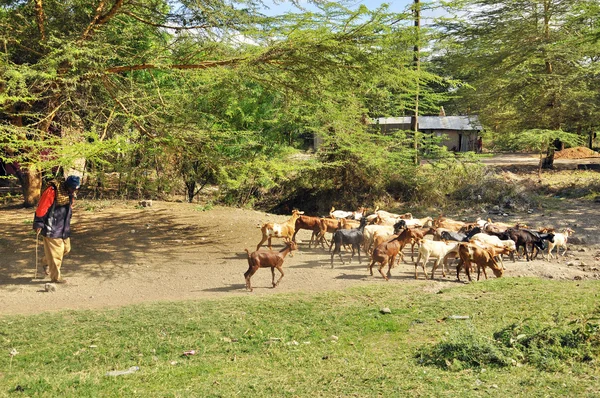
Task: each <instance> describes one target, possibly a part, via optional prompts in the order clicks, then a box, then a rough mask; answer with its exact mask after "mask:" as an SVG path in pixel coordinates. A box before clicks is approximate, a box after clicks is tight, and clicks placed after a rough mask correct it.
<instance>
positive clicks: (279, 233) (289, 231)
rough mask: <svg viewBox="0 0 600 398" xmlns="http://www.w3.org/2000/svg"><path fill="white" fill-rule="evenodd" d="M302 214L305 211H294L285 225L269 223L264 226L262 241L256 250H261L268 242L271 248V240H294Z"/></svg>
mask: <svg viewBox="0 0 600 398" xmlns="http://www.w3.org/2000/svg"><path fill="white" fill-rule="evenodd" d="M301 214H304V212H303V211H298V210H296V209H294V210H293V211H292V217H291V218H290V219H289V220H287V221H286V222H284V223H283V224H278V223H274V222H268V223H265V224H263V225H262V226H261V227H260V230H261V232H262V239H261V240H260V242H259V243H258V245H257V246H256V250H258V249H260V247H261V246H262V245H263V243H265V242H266V241H267V240H268V243H267V246H268V247H269V249H272V247H271V238H283V239H284V240H292V237H293V236H294V232H295V230H296V220H297V219H298V217H300V215H301Z"/></svg>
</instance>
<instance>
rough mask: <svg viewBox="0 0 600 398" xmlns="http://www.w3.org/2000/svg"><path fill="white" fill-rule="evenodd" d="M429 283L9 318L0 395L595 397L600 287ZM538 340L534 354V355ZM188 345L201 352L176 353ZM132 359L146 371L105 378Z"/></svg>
mask: <svg viewBox="0 0 600 398" xmlns="http://www.w3.org/2000/svg"><path fill="white" fill-rule="evenodd" d="M435 286H437V285H433V284H430V283H429V282H423V283H411V284H406V285H402V284H385V285H384V284H379V285H373V286H371V287H361V288H353V289H350V290H347V291H342V292H333V293H321V294H317V295H309V294H293V295H292V294H285V295H283V294H282V295H279V294H273V295H271V296H268V297H264V296H263V297H254V296H253V295H252V294H248V295H245V296H244V297H239V298H230V299H224V300H218V301H187V302H173V303H158V304H151V305H139V306H131V307H126V308H121V309H112V310H105V311H95V312H94V311H65V312H60V313H46V314H40V315H35V316H26V317H25V316H10V317H8V316H7V317H3V318H0V354H1V355H0V396H12V395H13V394H22V395H23V396H47V397H56V396H77V397H80V396H93V397H98V396H136V395H140V396H157V397H190V396H197V397H212V396H214V397H217V396H218V397H231V396H244V397H247V396H253V397H256V396H258V397H267V396H269V397H271V396H289V397H306V396H319V397H334V396H335V397H341V396H343V397H347V396H358V397H372V396H480V395H488V394H491V395H495V396H515V395H517V396H548V395H549V396H597V394H598V393H600V381H599V380H600V367H599V366H598V359H599V356H598V340H597V338H598V331H597V327H598V322H597V320H595V319H594V317H595V316H596V315H597V303H598V292H599V291H600V289H599V287H600V283H599V282H597V281H582V282H577V283H575V282H557V281H543V280H535V279H510V278H506V279H493V280H489V281H486V282H480V283H473V284H470V285H462V284H452V283H449V284H448V287H446V288H444V289H442V290H435V289H432V288H435ZM382 307H389V308H390V309H391V314H382V313H381V312H380V309H381V308H382ZM451 315H467V316H469V319H466V320H453V319H452V318H451ZM515 325H517V326H515ZM584 325H587V326H584ZM594 328H596V329H594ZM574 330H578V331H579V332H575V334H573V333H572V332H573V331H574ZM542 331H545V332H543V333H542ZM577 333H581V335H580V336H577ZM523 334H525V336H526V337H523V336H521V335H523ZM550 335H555V336H562V337H558V338H557V339H556V341H562V342H565V344H564V347H563V346H561V347H563V348H561V349H562V350H563V352H562V354H564V355H555V356H554V357H553V358H552V361H553V364H552V366H540V361H541V360H542V359H543V358H542V357H543V356H544V355H548V352H550V351H552V350H554V349H556V348H557V347H558V346H557V345H556V344H554V343H552V344H551V342H552V341H554V340H553V339H551V338H549V337H548V336H550ZM571 335H572V336H575V338H571V339H570V340H569V339H568V337H569V336H571ZM565 336H567V338H566V340H565ZM525 338H527V339H529V340H528V341H529V342H530V343H528V344H527V345H526V344H525V341H526V340H525ZM561 339H562V340H561ZM533 342H536V343H535V344H533ZM544 344H546V347H545V348H544ZM534 345H535V347H537V351H535V352H534V351H528V347H529V348H531V347H533V346H534ZM13 349H14V350H16V351H17V352H18V353H17V354H14V355H12V356H11V355H10V352H11V350H13ZM189 350H194V351H195V355H187V356H185V355H183V354H184V352H185V351H189ZM566 350H571V352H567V351H566ZM575 351H577V352H580V353H582V354H583V355H581V356H576V355H573V352H575ZM13 353H14V351H13ZM518 353H521V356H519V354H518ZM579 359H582V360H583V361H579ZM132 366H139V368H140V370H139V371H137V372H135V373H133V374H129V375H123V376H116V377H111V376H108V375H107V372H109V371H112V370H123V369H128V368H130V367H132Z"/></svg>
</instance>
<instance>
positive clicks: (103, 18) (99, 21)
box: [80, 0, 124, 40]
mask: <svg viewBox="0 0 600 398" xmlns="http://www.w3.org/2000/svg"><path fill="white" fill-rule="evenodd" d="M123 1H124V0H116V1H115V4H113V6H112V7H111V8H110V10H108V12H107V13H106V14H104V15H101V14H100V13H101V12H102V10H103V9H104V5H105V2H104V0H101V1H100V4H98V7H97V8H96V15H94V18H93V19H92V21H91V22H90V24H89V25H88V27H87V28H86V29H85V31H84V32H83V34H82V35H81V39H80V40H86V39H87V38H88V37H89V36H90V34H91V33H92V31H93V30H94V28H95V27H96V26H98V25H104V24H105V23H107V22H108V21H110V20H111V19H112V17H114V16H115V14H116V13H117V11H119V9H120V8H121V6H122V5H123Z"/></svg>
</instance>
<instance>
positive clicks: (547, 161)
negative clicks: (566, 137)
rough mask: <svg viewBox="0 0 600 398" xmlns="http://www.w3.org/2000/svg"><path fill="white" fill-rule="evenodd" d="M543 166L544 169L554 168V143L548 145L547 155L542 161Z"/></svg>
mask: <svg viewBox="0 0 600 398" xmlns="http://www.w3.org/2000/svg"><path fill="white" fill-rule="evenodd" d="M542 168H544V169H553V168H554V144H551V145H550V146H549V147H548V152H547V153H546V157H545V158H544V161H543V162H542Z"/></svg>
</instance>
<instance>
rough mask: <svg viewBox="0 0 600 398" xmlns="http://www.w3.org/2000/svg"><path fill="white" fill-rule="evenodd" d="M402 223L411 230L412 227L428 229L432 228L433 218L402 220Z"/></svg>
mask: <svg viewBox="0 0 600 398" xmlns="http://www.w3.org/2000/svg"><path fill="white" fill-rule="evenodd" d="M404 222H405V223H406V226H407V227H408V228H412V227H424V228H428V227H432V226H433V218H431V217H424V218H411V219H406V220H404Z"/></svg>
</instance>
